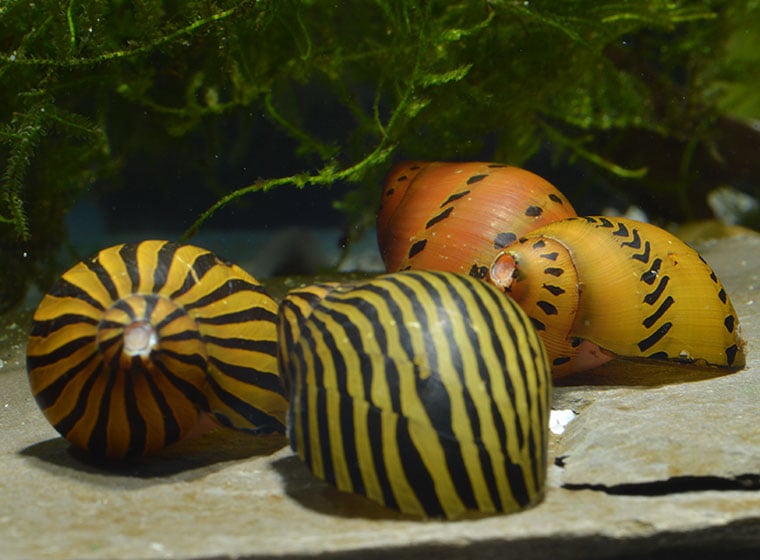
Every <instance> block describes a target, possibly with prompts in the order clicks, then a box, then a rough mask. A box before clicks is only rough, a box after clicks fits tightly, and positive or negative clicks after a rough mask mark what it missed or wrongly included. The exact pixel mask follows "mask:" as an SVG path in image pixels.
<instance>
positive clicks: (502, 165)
mask: <svg viewBox="0 0 760 560" xmlns="http://www.w3.org/2000/svg"><path fill="white" fill-rule="evenodd" d="M488 167H490V168H491V169H498V168H500V167H509V166H508V165H506V164H504V163H489V164H488Z"/></svg>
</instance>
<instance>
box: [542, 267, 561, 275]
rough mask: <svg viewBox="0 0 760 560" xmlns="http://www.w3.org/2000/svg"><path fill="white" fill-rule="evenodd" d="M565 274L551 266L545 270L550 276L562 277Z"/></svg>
mask: <svg viewBox="0 0 760 560" xmlns="http://www.w3.org/2000/svg"><path fill="white" fill-rule="evenodd" d="M564 272H565V270H564V269H562V268H557V267H553V266H550V267H549V268H545V269H544V274H549V275H550V276H562V274H563V273H564Z"/></svg>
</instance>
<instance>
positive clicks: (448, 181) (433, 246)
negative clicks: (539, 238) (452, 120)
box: [377, 162, 576, 279]
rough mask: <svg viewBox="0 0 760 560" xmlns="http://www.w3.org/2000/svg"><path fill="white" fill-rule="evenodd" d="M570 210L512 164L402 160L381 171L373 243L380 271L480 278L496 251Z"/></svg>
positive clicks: (549, 189)
mask: <svg viewBox="0 0 760 560" xmlns="http://www.w3.org/2000/svg"><path fill="white" fill-rule="evenodd" d="M575 215H576V214H575V211H574V210H573V207H572V206H571V205H570V202H568V200H567V199H566V198H565V196H564V195H563V194H562V193H561V192H559V191H558V190H557V189H556V188H555V187H554V186H553V185H552V184H551V183H549V182H548V181H546V180H545V179H542V178H541V177H539V176H538V175H535V174H534V173H531V172H530V171H527V170H525V169H520V168H519V167H514V166H509V165H502V164H499V163H484V162H469V163H447V162H406V163H402V164H399V165H398V166H396V167H395V168H394V169H393V170H392V171H391V173H390V175H389V176H388V179H387V182H386V187H385V190H384V192H383V196H382V199H381V205H380V211H379V213H378V218H377V237H378V245H379V246H380V252H381V255H382V258H383V262H384V263H385V266H386V270H388V272H395V271H398V270H406V269H409V268H412V269H417V270H443V271H449V272H458V273H461V274H470V275H471V276H475V277H478V278H481V279H484V278H485V277H486V276H487V273H488V264H489V263H490V262H491V260H492V258H493V255H494V253H495V252H496V251H498V250H499V249H501V248H503V247H506V246H507V245H509V244H510V243H512V242H513V241H514V240H516V239H517V238H519V237H522V236H523V235H524V234H526V233H528V232H529V231H531V230H533V229H535V228H537V227H540V226H542V225H544V224H547V223H550V222H553V221H556V220H559V219H562V218H567V217H570V216H575Z"/></svg>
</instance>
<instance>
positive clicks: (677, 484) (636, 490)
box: [562, 473, 760, 496]
mask: <svg viewBox="0 0 760 560" xmlns="http://www.w3.org/2000/svg"><path fill="white" fill-rule="evenodd" d="M562 488H564V489H566V490H594V491H596V492H604V493H605V494H610V495H616V496H666V495H668V494H681V493H684V492H703V491H707V490H723V491H725V490H747V491H753V490H754V491H757V490H760V474H755V473H748V474H740V475H737V476H734V477H730V478H727V477H722V476H674V477H671V478H669V479H667V480H654V481H651V482H635V483H625V484H613V485H605V484H578V483H575V484H573V483H568V484H563V485H562Z"/></svg>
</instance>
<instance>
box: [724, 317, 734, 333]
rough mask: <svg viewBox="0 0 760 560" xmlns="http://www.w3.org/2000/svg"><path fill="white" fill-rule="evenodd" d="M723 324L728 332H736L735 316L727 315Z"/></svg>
mask: <svg viewBox="0 0 760 560" xmlns="http://www.w3.org/2000/svg"><path fill="white" fill-rule="evenodd" d="M723 324H724V325H726V330H727V331H728V332H734V326H735V319H734V316H733V315H727V316H726V318H725V319H724V320H723Z"/></svg>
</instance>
